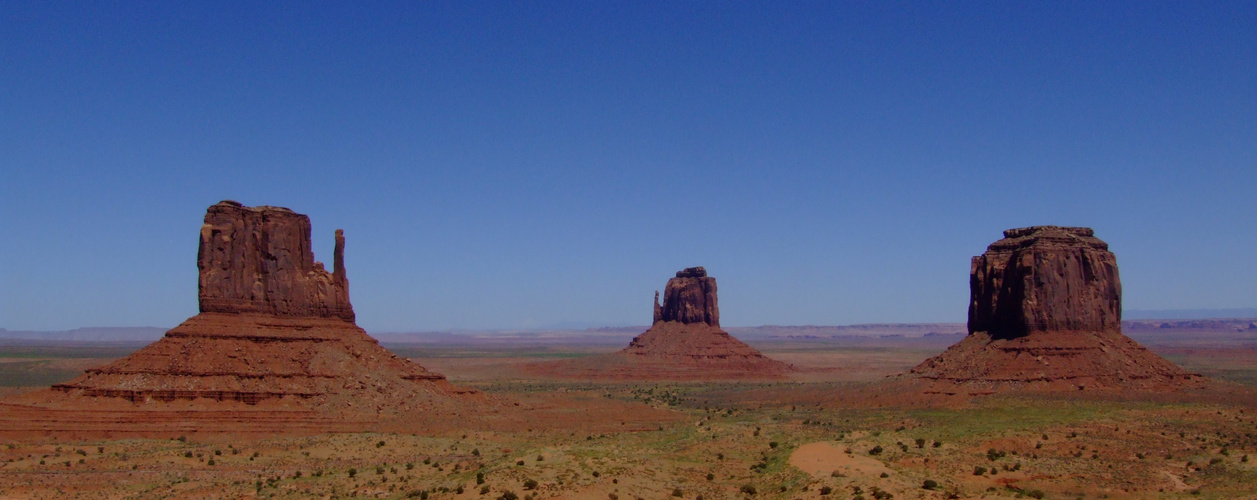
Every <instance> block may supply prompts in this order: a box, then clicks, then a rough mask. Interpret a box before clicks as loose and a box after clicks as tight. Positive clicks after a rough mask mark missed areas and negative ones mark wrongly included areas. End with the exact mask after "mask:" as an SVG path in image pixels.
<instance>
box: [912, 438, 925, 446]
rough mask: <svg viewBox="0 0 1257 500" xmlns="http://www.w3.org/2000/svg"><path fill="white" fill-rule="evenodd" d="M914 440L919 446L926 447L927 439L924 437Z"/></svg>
mask: <svg viewBox="0 0 1257 500" xmlns="http://www.w3.org/2000/svg"><path fill="white" fill-rule="evenodd" d="M913 442H914V443H916V445H917V448H925V439H924V438H917V439H916V440H915V441H913Z"/></svg>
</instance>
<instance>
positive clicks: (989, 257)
mask: <svg viewBox="0 0 1257 500" xmlns="http://www.w3.org/2000/svg"><path fill="white" fill-rule="evenodd" d="M1121 311H1122V285H1121V282H1120V280H1119V279H1118V273H1117V258H1116V257H1115V256H1114V255H1113V253H1112V252H1110V251H1109V247H1108V244H1106V243H1105V242H1103V241H1101V240H1100V239H1099V238H1096V237H1095V235H1094V232H1093V231H1092V230H1091V229H1089V228H1082V227H1058V226H1034V227H1026V228H1020V229H1009V230H1007V231H1004V238H1003V239H1001V240H999V241H996V242H995V243H992V244H991V245H990V246H989V247H987V250H986V253H984V254H982V255H979V256H977V257H974V258H973V260H972V263H971V266H970V274H969V334H968V336H966V337H965V338H964V339H963V340H961V341H960V342H959V343H957V344H955V345H953V346H952V347H951V348H949V349H948V350H947V351H945V352H943V353H942V354H940V355H938V356H935V357H933V358H930V359H928V360H926V361H925V362H923V363H921V364H920V365H918V366H917V367H915V368H913V369H912V371H911V373H912V374H913V375H915V376H917V377H921V378H923V379H927V380H930V381H934V382H936V383H937V384H938V385H937V386H935V387H934V389H933V391H937V392H942V393H961V392H968V393H973V394H977V393H983V392H993V391H999V390H1004V389H1032V390H1033V389H1042V390H1079V389H1139V390H1153V391H1159V390H1172V389H1176V388H1179V387H1181V386H1183V385H1184V384H1188V383H1192V382H1194V381H1200V380H1202V377H1200V376H1198V375H1194V374H1191V373H1188V372H1186V371H1184V370H1183V369H1182V368H1179V367H1178V366H1176V365H1174V364H1173V363H1171V362H1169V361H1167V360H1165V359H1164V358H1161V357H1160V356H1157V355H1156V354H1153V353H1152V352H1150V351H1148V350H1147V349H1145V348H1144V347H1143V346H1140V345H1139V344H1138V343H1136V342H1135V341H1133V340H1131V339H1130V338H1129V337H1126V336H1125V335H1123V334H1122V326H1121V325H1122V323H1121V322H1122V317H1121V314H1122V313H1121Z"/></svg>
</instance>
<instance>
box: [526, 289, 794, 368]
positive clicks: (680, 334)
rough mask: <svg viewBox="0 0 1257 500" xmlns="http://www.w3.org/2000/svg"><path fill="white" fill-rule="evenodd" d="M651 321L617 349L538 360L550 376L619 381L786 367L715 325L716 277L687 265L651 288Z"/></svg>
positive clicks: (718, 310)
mask: <svg viewBox="0 0 1257 500" xmlns="http://www.w3.org/2000/svg"><path fill="white" fill-rule="evenodd" d="M654 313H655V314H654V320H655V321H654V324H653V325H651V327H650V329H649V330H646V331H645V332H644V333H642V334H641V335H638V336H637V337H636V338H634V339H633V341H632V342H630V343H629V345H628V347H625V348H624V349H623V350H621V351H620V352H617V353H613V354H608V355H604V356H590V357H586V358H581V359H578V360H566V361H561V362H554V363H542V364H539V365H537V366H534V367H533V368H532V369H533V370H534V371H537V372H540V373H544V374H546V375H550V376H559V377H577V378H605V379H620V380H641V379H648V380H713V379H773V378H780V377H782V376H784V375H785V374H787V373H789V372H790V371H791V367H790V365H787V364H785V363H782V362H780V361H776V360H773V359H771V358H768V357H766V356H764V355H763V354H761V353H760V352H759V351H757V350H755V348H753V347H751V346H749V345H746V344H745V343H743V342H742V341H740V340H738V339H736V338H734V337H733V336H732V335H729V332H726V331H724V330H722V329H721V328H720V309H719V308H718V307H717V305H716V279H715V278H712V277H709V276H707V270H705V269H703V268H701V267H691V268H687V269H684V270H682V271H680V272H677V273H676V277H674V278H672V279H669V280H668V284H667V286H666V287H665V288H664V301H663V304H662V305H661V304H660V303H659V292H655V307H654Z"/></svg>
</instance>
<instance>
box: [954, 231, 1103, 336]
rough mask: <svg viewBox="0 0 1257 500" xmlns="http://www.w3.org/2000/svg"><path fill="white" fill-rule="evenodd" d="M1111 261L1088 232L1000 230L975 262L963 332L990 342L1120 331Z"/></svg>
mask: <svg viewBox="0 0 1257 500" xmlns="http://www.w3.org/2000/svg"><path fill="white" fill-rule="evenodd" d="M1121 322H1122V285H1121V281H1120V280H1119V279H1118V275H1117V257H1115V256H1114V255H1113V252H1110V251H1109V246H1108V244H1107V243H1105V242H1103V241H1101V240H1100V239H1099V238H1096V237H1095V235H1094V233H1093V232H1092V230H1091V229H1089V228H1081V227H1057V226H1034V227H1027V228H1021V229H1009V230H1007V231H1004V239H1001V240H999V241H996V242H995V243H992V244H991V245H990V246H989V247H987V250H986V253H984V254H982V255H979V256H977V257H974V258H973V261H972V263H971V266H970V275H969V331H970V332H988V333H989V334H990V335H991V336H992V337H994V338H1016V337H1022V336H1025V335H1028V334H1031V333H1034V332H1051V331H1120V330H1121Z"/></svg>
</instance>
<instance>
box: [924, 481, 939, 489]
mask: <svg viewBox="0 0 1257 500" xmlns="http://www.w3.org/2000/svg"><path fill="white" fill-rule="evenodd" d="M921 487H922V488H925V489H927V490H932V489H935V488H938V481H935V480H933V479H926V480H925V482H924V483H922V484H921Z"/></svg>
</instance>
